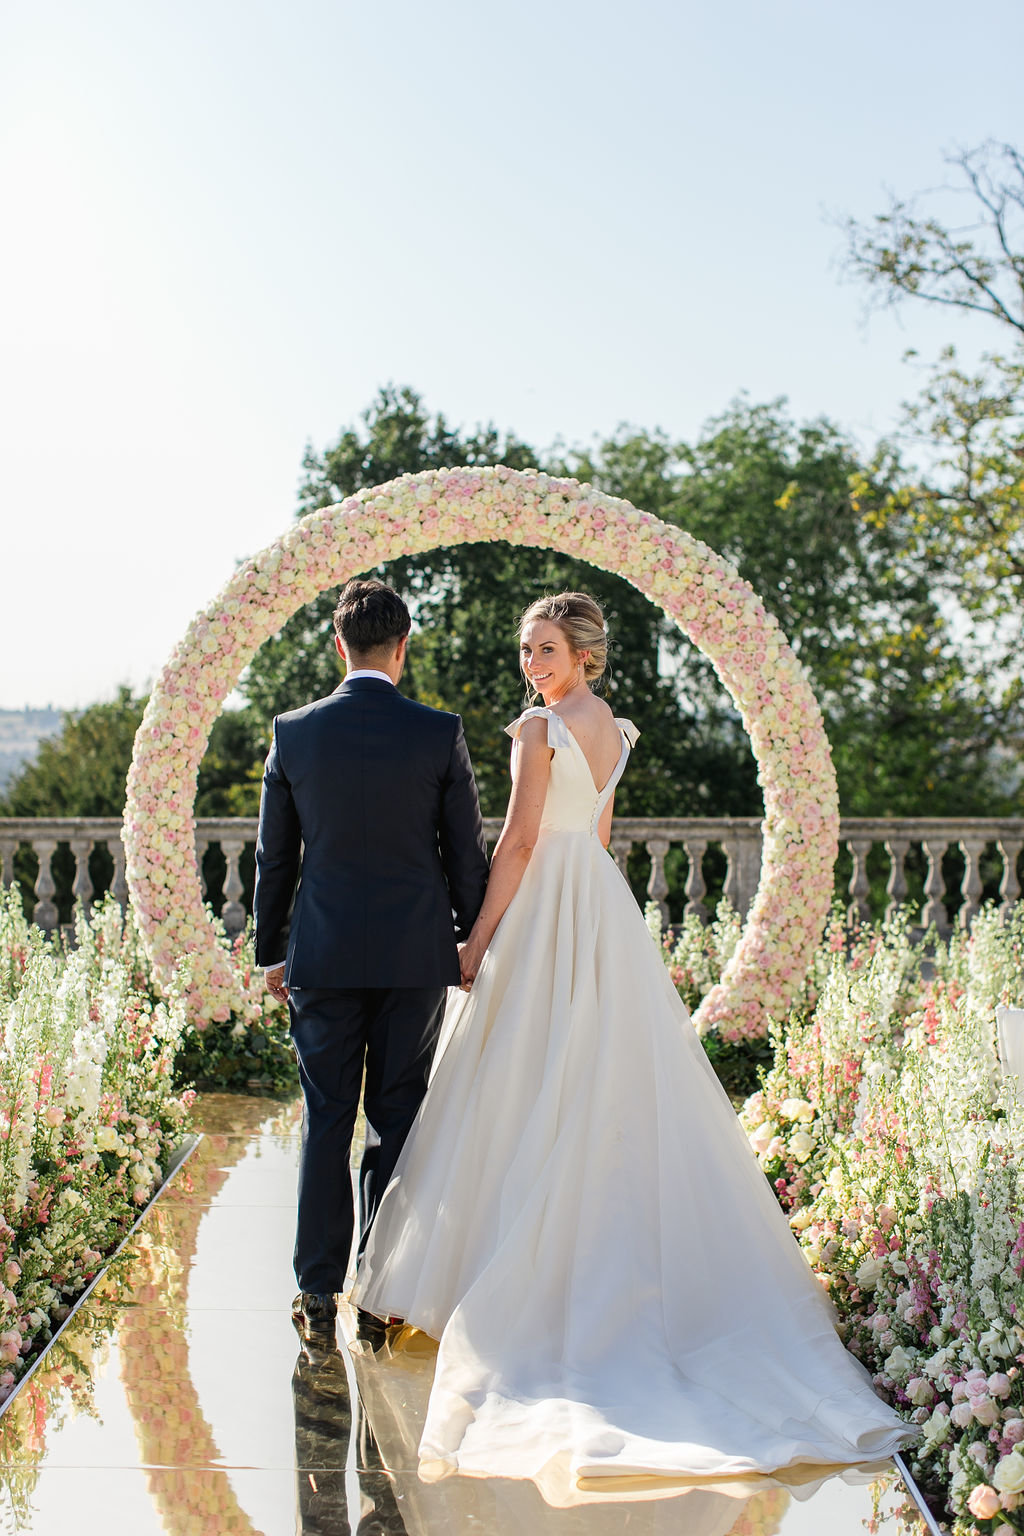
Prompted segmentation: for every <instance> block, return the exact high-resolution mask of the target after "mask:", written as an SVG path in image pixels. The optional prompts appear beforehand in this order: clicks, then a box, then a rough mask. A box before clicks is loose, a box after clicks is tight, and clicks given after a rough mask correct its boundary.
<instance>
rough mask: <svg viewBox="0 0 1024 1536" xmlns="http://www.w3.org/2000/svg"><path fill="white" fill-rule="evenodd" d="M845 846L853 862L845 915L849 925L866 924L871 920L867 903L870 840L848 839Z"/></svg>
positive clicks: (869, 886) (869, 885) (869, 907)
mask: <svg viewBox="0 0 1024 1536" xmlns="http://www.w3.org/2000/svg"><path fill="white" fill-rule="evenodd" d="M846 846H847V848H849V850H850V857H851V858H852V860H853V870H852V872H851V874H850V884H849V887H848V890H849V896H850V901H849V905H848V906H847V908H846V915H847V917H848V919H849V921H850V922H851V923H859V922H868V921H870V918H871V904H870V902H869V901H868V893H869V891H870V890H871V884H870V881H869V880H868V854H869V853H870V852H871V848H872V840H871V838H870V837H848V838H847V839H846Z"/></svg>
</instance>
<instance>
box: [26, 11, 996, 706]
mask: <svg viewBox="0 0 1024 1536" xmlns="http://www.w3.org/2000/svg"><path fill="white" fill-rule="evenodd" d="M1022 56H1024V7H1022V6H1021V4H1020V0H979V3H978V4H977V5H976V6H974V7H973V8H972V9H970V10H966V9H965V8H964V7H963V6H962V5H961V4H956V5H954V4H952V3H950V0H927V3H925V0H895V3H893V0H885V3H881V0H860V3H858V4H856V5H853V4H845V5H838V4H827V3H824V0H817V3H810V0H774V3H772V4H769V3H767V0H733V3H732V4H730V5H722V4H719V5H710V4H707V3H702V4H696V3H693V0H633V3H632V4H630V5H612V4H609V3H606V0H518V3H517V4H516V5H514V6H511V5H508V4H504V5H500V6H499V5H494V4H490V3H488V0H434V3H432V4H424V3H423V0H373V3H367V0H360V3H358V4H357V3H350V0H287V3H285V0H278V3H270V0H173V3H171V0H145V3H143V4H140V3H139V0H89V3H88V4H86V3H84V0H49V3H48V4H47V5H46V6H21V7H18V8H15V7H13V6H10V7H7V8H6V11H5V15H4V18H3V20H0V210H2V211H0V218H2V223H3V235H2V239H0V396H2V398H0V430H2V440H3V442H2V449H0V507H2V517H3V543H2V546H0V547H2V550H3V563H2V569H3V582H2V591H3V619H4V639H3V641H2V642H0V707H6V708H19V707H21V706H22V705H24V704H32V705H44V704H48V703H53V704H55V705H58V706H62V707H73V706H78V705H84V704H87V703H89V702H91V701H93V700H95V699H99V698H107V697H110V696H111V694H112V693H113V691H114V689H115V687H116V686H117V684H118V683H119V682H122V681H124V682H128V683H130V684H132V685H133V686H135V687H141V686H144V685H145V684H146V683H147V681H149V680H151V679H152V677H153V676H154V675H155V673H156V672H158V671H159V668H160V666H161V664H162V662H163V661H164V659H165V658H166V656H167V654H168V653H169V652H170V650H171V648H172V647H173V645H174V643H175V641H176V640H177V639H178V637H179V636H180V634H181V633H182V632H183V630H184V629H185V626H186V625H187V623H188V620H189V619H190V617H191V615H192V613H193V612H194V611H195V609H196V608H198V607H200V606H203V605H204V604H205V603H206V602H207V601H208V600H209V599H210V598H211V597H212V596H213V595H214V594H215V593H216V591H217V590H218V589H219V587H220V586H221V584H222V583H223V581H224V580H225V579H226V578H227V576H228V575H229V574H230V572H231V570H232V569H233V565H234V562H235V560H236V559H238V558H240V557H242V556H244V555H245V554H247V553H249V552H251V551H252V550H254V549H257V548H259V547H260V546H262V545H263V544H265V543H267V542H269V541H270V540H271V539H273V538H274V537H275V536H276V535H277V534H278V533H279V532H280V531H281V530H282V529H283V528H284V527H285V526H286V525H287V523H288V522H289V520H290V519H291V517H292V515H293V510H294V503H295V488H296V484H297V481H298V477H299V470H300V461H301V456H302V451H303V447H304V445H305V443H306V442H307V440H311V441H312V442H313V443H314V444H315V445H316V446H317V447H323V446H324V445H326V444H327V443H328V442H329V441H331V440H332V439H333V438H334V437H335V436H336V435H337V433H338V431H339V429H340V428H341V427H342V426H343V425H346V424H348V423H350V422H352V421H354V420H355V419H356V417H357V416H358V414H359V413H360V412H361V411H362V410H363V409H364V408H365V407H366V406H367V405H368V404H369V402H370V401H371V399H372V398H373V395H374V394H375V392H376V390H377V388H378V386H380V385H381V384H383V383H386V382H388V381H392V382H395V383H398V384H402V383H409V384H411V385H413V386H414V387H415V388H416V389H418V390H419V391H420V392H421V393H422V394H423V395H424V397H425V400H426V403H427V405H428V407H429V408H430V409H432V410H443V411H444V412H445V413H446V415H448V417H449V418H450V419H451V420H452V421H453V422H455V423H456V424H459V425H462V426H465V427H471V426H473V425H474V424H476V423H477V422H479V421H488V420H490V421H493V422H494V423H495V424H496V425H497V426H499V427H501V428H508V429H513V430H514V431H516V432H517V433H518V434H519V435H520V436H522V437H525V438H526V439H527V440H528V441H531V442H533V443H535V444H536V445H537V446H538V447H540V448H544V447H546V446H548V445H549V444H550V443H551V442H553V441H554V440H555V439H556V438H561V439H563V440H565V441H567V442H570V443H574V442H582V441H587V440H589V439H591V438H592V437H593V435H594V434H603V433H607V432H610V431H612V430H614V428H615V427H616V426H617V425H618V424H619V423H621V422H623V421H630V422H632V423H635V424H637V425H641V426H645V427H656V426H660V427H662V428H664V429H665V430H666V431H668V432H670V433H672V434H674V435H678V436H680V437H693V436H694V435H695V434H696V433H697V432H698V430H699V428H700V426H701V423H702V422H703V421H705V420H706V419H707V418H708V417H709V416H711V415H714V414H715V413H717V412H719V411H720V410H721V409H722V408H723V407H724V406H725V405H726V404H727V403H728V402H729V400H730V399H731V398H732V397H733V396H735V395H736V393H737V392H738V391H740V390H746V391H748V392H749V394H750V396H751V398H752V399H754V400H767V399H771V398H774V397H775V396H777V395H787V396H788V397H789V399H790V402H791V406H792V409H793V410H794V412H795V413H796V414H797V415H798V416H800V417H807V416H814V415H818V414H821V413H824V414H827V415H829V416H831V417H833V418H834V419H835V420H837V421H838V422H839V423H841V424H842V425H844V426H845V427H846V428H847V429H848V430H849V431H850V432H851V433H853V434H854V435H855V436H856V437H857V438H858V439H859V440H860V441H861V442H862V443H863V444H865V445H869V444H870V443H871V442H873V441H874V439H875V438H876V437H877V436H879V435H881V434H882V433H884V432H885V431H886V430H888V429H889V428H891V426H892V425H893V423H894V420H895V417H896V413H897V407H898V402H899V401H900V400H901V399H902V398H904V397H905V396H906V395H908V394H909V393H911V392H912V390H913V387H914V380H913V377H912V376H910V375H909V374H908V371H907V369H906V367H905V366H904V365H903V364H902V363H901V361H900V359H901V357H902V354H903V352H904V350H905V349H906V348H907V347H909V346H916V347H918V348H919V349H920V351H921V352H922V353H923V354H926V355H931V354H932V353H934V352H935V351H937V350H938V347H939V346H940V344H941V343H942V341H944V340H946V339H950V340H954V341H959V342H961V343H962V344H963V345H964V346H965V347H966V348H967V349H968V350H970V349H971V348H972V347H973V346H974V345H975V344H976V343H981V342H983V340H984V337H983V336H982V335H981V334H980V333H979V332H976V331H975V330H974V329H973V328H972V327H971V324H970V322H963V321H960V320H959V319H958V317H956V316H948V315H938V316H930V315H921V314H913V313H910V312H908V313H907V314H906V315H905V316H904V317H903V319H902V320H900V319H898V318H897V317H896V316H894V315H892V314H888V313H886V314H882V315H876V316H873V317H872V318H871V319H870V321H868V322H867V323H865V319H864V295H863V294H862V292H861V291H859V290H858V289H857V288H855V287H852V286H850V285H849V284H844V283H843V282H842V281H841V280H840V274H839V273H838V271H837V270H836V258H837V256H838V254H839V251H840V247H841V240H840V236H839V234H838V232H837V231H836V229H835V228H834V227H833V226H832V225H831V224H830V223H829V222H828V215H829V214H830V213H845V212H849V213H853V214H855V215H857V216H858V217H868V216H869V215H871V214H872V213H874V212H876V211H879V210H880V209H881V208H882V207H883V206H884V204H885V201H886V191H887V189H892V190H895V191H898V192H901V193H909V192H911V191H914V190H917V189H919V188H922V187H927V186H929V185H932V184H935V183H936V182H939V181H941V179H942V177H943V175H944V170H943V166H942V161H941V156H942V152H943V151H944V150H952V149H956V148H958V147H971V146H973V145H975V144H977V143H980V142H981V141H982V140H983V139H985V138H988V137H995V138H998V139H1006V140H1010V141H1013V142H1016V143H1018V144H1019V143H1021V141H1022V140H1024V131H1022V130H1024V122H1022V119H1024V91H1022V89H1021V82H1020V59H1021V57H1022Z"/></svg>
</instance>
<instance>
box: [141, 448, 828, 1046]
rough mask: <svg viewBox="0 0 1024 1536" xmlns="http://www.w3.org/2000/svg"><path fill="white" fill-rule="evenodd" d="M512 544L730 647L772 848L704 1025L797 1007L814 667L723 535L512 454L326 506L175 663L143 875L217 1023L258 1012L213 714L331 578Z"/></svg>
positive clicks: (815, 853)
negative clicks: (234, 962) (598, 579)
mask: <svg viewBox="0 0 1024 1536" xmlns="http://www.w3.org/2000/svg"><path fill="white" fill-rule="evenodd" d="M495 539H502V540H505V541H506V542H508V543H509V544H527V545H534V546H537V547H539V548H541V549H554V550H557V551H559V552H560V553H562V554H565V555H572V556H573V557H575V558H577V559H580V560H586V561H588V562H589V563H590V564H591V565H595V566H598V567H599V568H600V569H602V570H605V571H610V572H613V573H615V574H617V575H619V576H622V577H624V578H625V579H626V580H627V581H629V582H631V583H632V584H633V586H635V587H637V588H638V589H639V590H640V591H641V592H643V593H645V594H646V595H647V596H648V597H649V598H651V599H652V601H653V602H655V603H657V604H658V605H659V606H660V607H661V608H663V609H664V611H665V612H666V613H667V614H669V615H670V617H671V618H672V619H674V620H675V622H676V623H677V624H678V626H679V628H680V629H681V630H682V631H683V633H684V634H685V635H687V636H688V637H689V639H690V640H691V641H692V642H693V643H694V645H696V646H697V647H698V648H699V649H700V650H701V651H703V652H704V654H705V655H706V656H708V657H709V658H710V660H711V661H712V662H713V664H714V667H715V670H716V671H717V673H718V675H719V677H720V678H721V680H722V682H723V684H724V685H725V687H726V688H727V689H728V691H729V693H730V694H731V696H732V698H733V700H734V702H735V704H736V706H737V708H738V709H739V712H740V715H741V716H742V719H743V724H744V726H745V728H746V730H747V733H748V735H749V737H750V742H751V746H752V748H753V751H754V756H755V757H756V759H757V764H758V780H759V782H760V784H761V787H762V790H763V792H764V805H765V819H764V851H763V861H762V870H761V882H760V885H759V887H758V891H757V895H756V897H755V899H754V902H753V905H752V907H751V909H750V913H749V915H748V918H747V923H746V926H745V928H744V931H743V936H742V938H741V940H740V943H739V946H738V948H737V950H736V952H735V954H734V955H733V957H732V960H731V962H730V963H729V966H728V967H727V969H726V972H725V974H724V976H723V977H722V980H721V982H720V984H719V985H718V986H716V987H715V988H713V990H712V991H711V992H710V993H709V994H708V995H707V997H705V999H704V1001H703V1003H702V1004H701V1006H700V1008H699V1009H698V1011H697V1014H696V1019H695V1022H696V1023H697V1026H698V1028H699V1029H700V1030H701V1031H702V1032H703V1031H705V1030H707V1029H709V1028H711V1027H713V1026H715V1027H719V1028H724V1029H727V1030H728V1033H729V1034H730V1036H733V1037H737V1038H738V1037H741V1036H746V1035H759V1034H761V1033H763V1031H764V1028H765V1023H766V1019H767V1017H768V1016H769V1015H775V1016H780V1015H781V1014H782V1013H784V1011H785V1010H786V1007H787V1005H788V1003H789V1001H790V999H791V998H792V996H793V993H794V990H795V989H796V987H798V986H799V984H800V982H801V980H802V978H803V976H804V973H805V971H806V969H807V965H808V963H809V961H810V957H811V954H812V953H813V950H814V947H815V945H816V944H817V942H818V939H819V937H820V934H821V928H822V924H823V921H824V918H825V915H826V912H827V910H828V905H829V902H830V899H831V894H832V865H833V863H834V861H835V856H836V847H837V835H838V827H839V809H838V796H837V793H836V780H835V772H834V770H833V767H832V761H831V756H830V753H829V746H828V740H827V738H826V735H825V730H824V726H823V723H822V718H821V712H820V710H819V709H818V706H817V702H816V700H815V698H814V695H813V694H812V692H811V689H810V686H809V684H808V682H807V679H806V677H805V676H804V673H803V670H802V668H801V666H800V663H799V662H798V661H797V658H796V656H795V655H794V654H793V651H792V650H791V649H790V647H789V645H788V643H787V642H786V640H785V638H784V636H783V635H782V632H781V630H780V629H779V626H778V624H777V622H776V620H775V619H774V618H773V617H772V616H771V615H770V614H769V613H767V612H766V610H765V608H764V606H763V604H762V603H761V602H760V600H759V599H758V597H757V596H756V594H755V593H754V591H753V589H752V588H751V587H750V585H749V583H748V582H746V581H743V580H742V579H741V578H740V576H739V575H738V573H737V572H736V569H735V567H733V566H732V565H730V563H729V562H728V561H727V560H724V559H723V558H722V556H721V555H718V554H716V553H715V552H714V550H711V549H709V548H708V546H707V545H706V544H702V543H700V542H699V541H698V540H696V539H693V538H691V537H690V535H689V534H687V533H685V532H683V530H682V529H680V528H676V527H673V526H672V525H671V524H668V523H663V522H661V521H660V519H658V518H656V517H652V516H651V515H650V514H649V513H646V512H639V511H637V509H636V508H635V507H633V506H631V505H630V503H629V502H628V501H622V500H620V499H619V498H617V497H614V496H605V495H603V494H602V493H601V492H599V491H595V490H594V489H593V488H592V487H591V486H588V485H580V484H579V483H578V482H577V481H575V480H566V479H557V478H555V477H553V476H551V475H545V474H541V473H538V472H524V471H519V470H513V469H506V468H504V467H503V466H500V465H499V466H498V467H496V468H486V469H450V470H430V471H428V472H426V473H424V474H418V475H403V476H402V477H401V479H399V480H392V481H390V482H389V483H388V484H386V485H380V486H376V487H374V488H373V489H369V490H363V491H360V492H359V493H358V494H357V495H355V496H350V497H349V498H348V499H347V500H345V501H342V502H339V503H337V504H335V505H333V506H330V507H325V508H324V509H323V510H321V511H319V512H311V513H310V514H309V515H308V516H307V517H304V518H302V519H301V521H299V522H297V523H295V524H293V526H292V527H291V528H289V529H288V531H287V533H285V534H284V535H283V536H282V537H281V538H280V539H278V540H277V542H276V543H274V544H271V545H269V546H268V547H267V548H266V549H264V550H261V551H260V553H259V554H257V555H254V556H253V557H252V559H250V560H247V561H246V562H245V564H243V565H241V566H240V567H239V568H238V570H236V571H235V573H234V575H233V576H232V577H231V580H230V581H229V582H228V583H227V585H226V586H225V587H224V588H223V590H222V591H221V593H220V594H219V596H218V597H216V598H215V599H214V601H213V602H212V603H211V604H210V606H209V607H208V608H206V609H205V610H204V611H203V612H202V613H200V614H197V616H196V617H195V619H193V621H192V623H191V624H190V626H189V628H188V632H187V633H186V635H185V637H184V639H183V640H182V641H181V642H180V644H179V645H178V646H177V648H176V649H175V651H174V654H173V655H172V656H171V659H170V661H169V662H168V663H167V665H166V666H165V668H164V670H163V672H162V674H161V676H160V678H159V681H158V682H157V685H156V687H155V688H154V690H153V693H152V695H151V697H150V700H149V705H148V707H147V709H146V713H145V715H144V717H143V720H142V724H141V726H140V727H139V732H138V735H137V736H136V738H135V756H134V759H133V762H132V766H131V770H130V772H129V775H128V799H127V804H126V806H125V847H126V853H127V873H128V884H129V887H130V890H131V894H132V899H133V901H134V904H135V907H136V911H137V913H138V917H139V923H140V926H141V929H142V933H143V937H144V940H145V944H146V947H147V950H148V952H149V955H150V959H151V960H152V963H153V965H154V968H155V971H156V974H157V977H158V979H159V980H161V981H162V982H164V983H166V982H167V981H169V980H170V977H171V975H172V973H173V970H174V967H175V964H176V962H177V960H178V959H179V957H180V956H181V955H182V954H183V953H188V954H189V955H190V957H191V984H190V989H189V1002H190V1006H191V1009H192V1016H193V1018H194V1019H195V1020H196V1022H197V1023H199V1024H200V1025H202V1024H203V1023H204V1022H205V1021H209V1020H211V1019H212V1020H217V1021H221V1022H223V1021H225V1020H227V1019H228V1018H230V1016H231V1014H232V1012H235V1011H238V1012H239V1013H240V1012H241V1008H242V1000H241V998H240V996H237V997H236V993H237V992H238V989H239V982H238V981H237V980H236V978H235V973H234V971H233V969H232V967H231V965H230V964H229V962H228V957H227V955H226V953H225V951H224V949H223V946H222V945H221V944H220V943H218V939H217V935H216V931H215V929H214V927H213V925H212V923H211V921H210V917H209V914H208V912H207V910H206V909H205V907H204V905H203V898H202V892H201V887H200V882H199V872H198V869H197V865H196V856H195V822H194V815H193V804H194V800H195V790H196V776H197V774H198V770H199V764H200V761H201V760H202V757H203V754H204V752H205V750H206V743H207V739H208V737H209V733H210V729H211V727H212V725H213V722H214V720H215V719H216V718H217V715H218V714H219V713H220V709H221V706H222V704H223V702H224V700H225V698H226V697H227V695H228V694H229V693H230V692H231V690H232V688H233V687H234V686H235V684H236V683H237V681H238V678H239V676H240V674H241V672H242V670H243V668H244V667H245V666H246V665H247V664H248V662H249V661H251V659H252V657H253V656H254V655H255V653H256V651H257V650H258V649H259V647H260V646H261V645H262V643H263V641H264V640H266V639H268V638H269V636H271V635H273V634H275V633H276V632H277V631H278V630H279V629H280V628H281V626H282V625H283V624H284V623H285V621H286V620H287V619H289V618H290V617H291V616H292V614H293V613H295V612H296V610H297V609H299V608H300V607H302V606H303V605H304V604H306V603H308V602H310V601H312V599H313V598H314V597H316V596H317V594H318V593H320V592H322V591H324V590H325V588H327V587H331V586H337V585H339V584H341V583H342V582H345V581H347V580H348V579H349V578H350V577H352V576H356V575H358V574H359V573H360V572H362V571H366V570H369V569H371V568H372V567H373V566H376V565H380V564H382V563H383V562H384V561H387V560H393V559H396V558H397V557H398V556H401V555H416V554H421V553H423V552H424V551H426V550H429V549H435V548H437V547H438V546H443V545H453V544H464V543H480V542H486V541H490V540H495Z"/></svg>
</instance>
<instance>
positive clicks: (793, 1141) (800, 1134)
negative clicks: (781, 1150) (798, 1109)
mask: <svg viewBox="0 0 1024 1536" xmlns="http://www.w3.org/2000/svg"><path fill="white" fill-rule="evenodd" d="M789 1150H790V1151H791V1152H792V1154H793V1156H794V1157H795V1158H796V1160H797V1162H798V1163H806V1161H807V1159H808V1158H809V1157H810V1155H811V1153H812V1152H813V1151H814V1137H813V1136H808V1134H807V1132H806V1131H794V1133H793V1135H792V1136H791V1137H790V1138H789Z"/></svg>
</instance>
